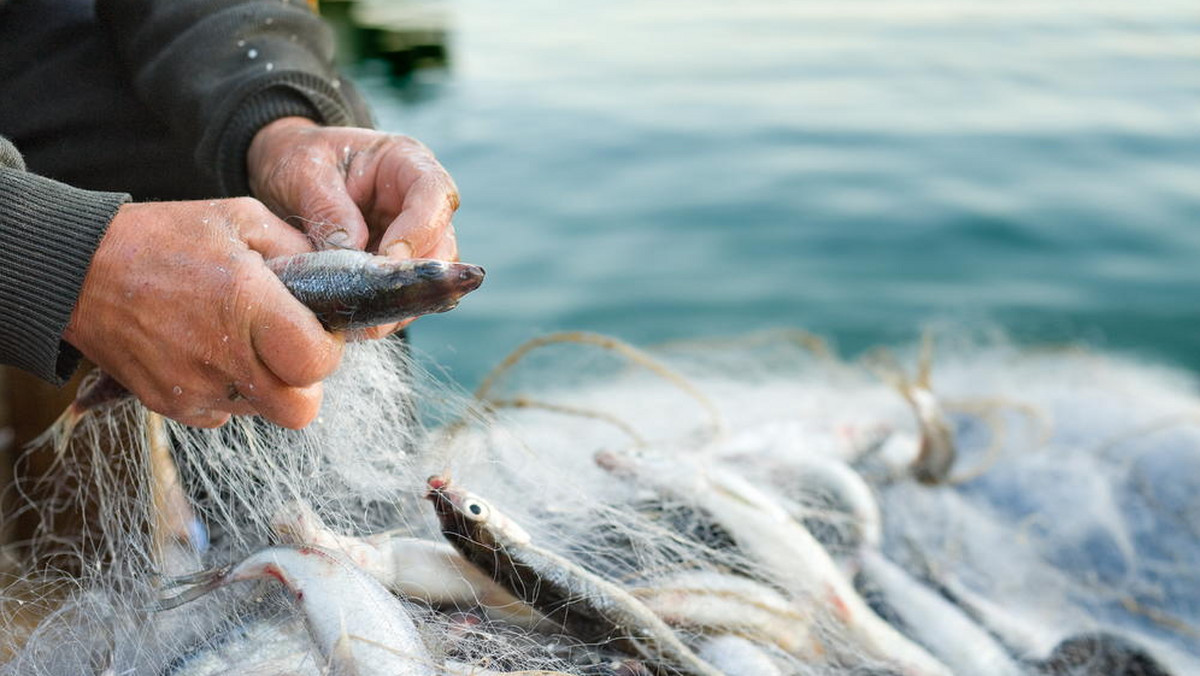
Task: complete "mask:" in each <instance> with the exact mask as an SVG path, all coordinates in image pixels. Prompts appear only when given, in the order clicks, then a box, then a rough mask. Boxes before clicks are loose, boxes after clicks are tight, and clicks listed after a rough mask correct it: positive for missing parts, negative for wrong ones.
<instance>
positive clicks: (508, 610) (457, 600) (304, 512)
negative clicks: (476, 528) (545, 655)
mask: <svg viewBox="0 0 1200 676" xmlns="http://www.w3.org/2000/svg"><path fill="white" fill-rule="evenodd" d="M272 526H273V527H274V530H275V534H276V535H277V536H278V537H279V538H280V540H281V541H282V542H285V543H291V544H311V545H317V546H320V547H325V548H327V549H332V550H334V551H336V552H338V553H340V554H342V555H343V556H345V557H346V558H347V559H349V560H350V561H351V562H352V563H353V564H354V565H356V566H358V567H359V568H360V569H361V570H362V571H363V572H365V573H367V574H368V575H370V576H371V577H373V578H375V579H376V580H377V581H378V582H379V583H380V584H382V585H383V586H384V587H387V589H388V590H389V591H391V592H393V593H395V594H399V595H401V596H407V597H410V598H415V599H420V600H422V601H425V602H426V603H429V604H431V605H435V606H443V607H455V608H472V607H475V606H480V607H482V608H483V610H484V611H485V612H486V613H487V615H488V617H490V618H493V619H498V620H502V621H504V622H507V623H508V624H514V625H517V626H520V627H524V628H527V629H533V628H535V627H538V626H540V625H542V624H543V623H546V619H545V618H544V617H542V615H541V613H538V612H537V611H536V610H534V609H532V608H530V607H529V606H527V605H525V604H524V603H522V602H521V601H519V600H518V599H517V598H516V597H514V596H513V595H512V594H511V593H509V592H508V590H507V589H505V588H503V587H501V586H500V585H498V584H496V582H495V581H494V580H492V579H491V578H490V577H488V576H487V575H485V574H484V573H483V572H482V571H480V570H479V569H478V568H476V567H475V566H473V565H471V564H470V563H468V562H467V561H466V560H464V559H463V557H462V555H461V554H459V553H458V550H456V549H454V547H452V546H450V545H449V544H448V543H446V542H434V541H431V540H423V539H420V538H413V537H405V536H403V535H401V534H399V533H397V532H384V533H376V534H374V535H368V536H364V537H356V536H352V535H344V534H341V533H337V532H335V531H333V530H332V529H330V528H329V527H328V526H327V525H325V523H324V522H323V521H322V520H321V517H320V516H318V515H317V514H316V513H315V512H313V511H312V509H311V508H310V507H308V505H305V504H301V503H292V504H289V505H288V506H286V507H285V508H284V509H282V510H280V512H279V513H277V514H276V515H275V517H274V518H273V519H272Z"/></svg>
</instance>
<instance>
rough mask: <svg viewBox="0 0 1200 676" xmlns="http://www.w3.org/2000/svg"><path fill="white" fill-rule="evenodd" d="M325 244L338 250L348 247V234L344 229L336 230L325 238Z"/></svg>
mask: <svg viewBox="0 0 1200 676" xmlns="http://www.w3.org/2000/svg"><path fill="white" fill-rule="evenodd" d="M325 244H327V245H328V246H334V247H339V248H346V247H348V246H350V233H349V231H347V230H345V229H344V228H338V229H337V230H334V231H333V232H331V233H329V235H328V236H327V237H326V238H325Z"/></svg>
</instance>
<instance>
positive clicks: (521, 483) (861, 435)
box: [0, 263, 1200, 676]
mask: <svg viewBox="0 0 1200 676" xmlns="http://www.w3.org/2000/svg"><path fill="white" fill-rule="evenodd" d="M337 265H343V263H337ZM355 265H357V263H355ZM335 267H336V266H335ZM303 269H305V268H301V270H303ZM464 270H465V272H464ZM281 271H282V272H281V274H286V270H284V269H282V268H281ZM430 272H431V276H430V278H431V279H436V280H444V279H445V277H446V274H447V269H446V268H444V267H443V268H439V269H438V270H430ZM454 274H456V275H462V279H463V280H467V281H468V282H469V283H470V285H472V286H471V288H474V286H477V285H478V278H477V275H475V274H474V272H473V271H472V270H470V269H466V268H464V269H463V270H456V271H454ZM410 276H411V275H410ZM468 278H469V279H468ZM405 283H410V282H405ZM289 288H291V287H289ZM447 288H450V287H447ZM452 288H453V290H452V291H451V292H450V293H451V295H454V294H457V295H455V296H454V300H455V301H456V300H457V298H458V297H459V296H461V295H462V293H465V292H466V291H469V290H470V289H466V291H463V290H462V289H463V288H465V286H464V285H461V284H460V285H452ZM434 295H435V296H436V295H437V294H434ZM314 302H316V301H314ZM406 302H407V301H406ZM422 302H426V306H427V307H429V308H436V307H441V306H440V305H438V304H437V303H429V302H427V299H426V301H422ZM355 304H359V303H358V301H356V302H355V303H352V305H355ZM401 305H403V302H402V303H401ZM331 316H343V317H344V316H346V313H345V312H343V311H336V312H335V314H334V315H331ZM389 320H394V318H392V317H390V316H389ZM351 324H352V325H357V324H353V321H351ZM385 342H386V341H385ZM581 345H582V346H583V347H585V348H587V349H593V350H595V349H598V350H599V351H600V352H602V353H603V354H605V355H612V357H611V359H612V364H608V363H607V362H605V364H607V366H605V365H604V364H601V365H598V364H597V362H596V361H594V360H589V361H586V362H584V363H585V364H586V366H584V367H580V369H579V370H578V371H576V370H575V369H573V368H572V363H573V362H572V361H571V358H570V357H569V356H567V355H565V354H564V353H562V352H555V350H562V349H575V350H578V349H579V348H580V346H581ZM798 346H799V347H798ZM387 350H388V348H387V347H386V346H381V345H380V344H364V345H361V346H358V349H356V350H350V351H348V361H349V362H350V363H349V364H348V365H347V367H346V369H345V372H344V373H341V374H339V376H338V378H340V380H338V381H337V382H331V384H330V387H329V389H328V394H327V400H326V403H325V407H326V408H325V409H323V414H322V417H323V418H324V420H319V421H318V422H317V423H316V424H314V426H313V427H312V429H309V430H306V431H303V432H291V431H285V430H277V429H273V428H270V427H269V426H266V425H263V424H261V423H255V422H253V421H240V422H238V423H237V424H235V425H231V426H230V428H228V429H225V430H217V431H194V430H187V429H182V428H179V427H177V426H173V425H172V424H170V423H168V422H165V421H162V420H161V419H158V421H157V422H153V421H154V418H153V416H149V415H147V414H145V412H144V411H142V412H140V413H137V415H135V416H134V418H135V419H136V420H139V421H142V422H139V423H137V424H138V425H141V426H143V427H145V428H146V430H150V429H154V430H158V432H157V433H149V432H146V433H145V434H142V435H141V436H136V435H135V437H136V438H137V439H141V440H142V442H144V444H145V445H146V449H147V450H146V451H145V453H146V454H147V457H149V458H150V459H151V461H150V465H151V467H152V469H151V470H150V471H149V472H148V473H147V475H146V480H147V481H148V482H149V483H150V485H151V488H150V489H147V491H145V492H143V493H137V492H135V493H134V494H133V498H132V500H133V502H131V503H129V504H125V505H124V506H121V503H119V501H118V502H113V503H112V504H113V505H117V506H116V507H112V508H110V509H109V510H108V511H109V512H112V513H116V512H121V511H122V510H124V511H126V512H129V513H130V514H132V513H134V512H137V513H138V514H141V513H143V512H145V513H146V514H149V516H146V517H145V518H144V519H143V520H142V521H138V520H137V519H135V518H133V517H128V518H126V521H121V522H120V523H136V524H141V525H139V526H137V527H133V528H126V529H124V530H121V532H118V530H119V529H117V528H116V527H114V526H112V525H111V524H112V523H117V522H106V523H108V524H109V525H108V526H106V527H104V528H101V529H100V530H104V531H105V534H106V535H107V536H108V537H109V538H110V539H112V540H113V541H114V543H113V544H110V546H109V547H108V550H109V551H110V552H111V553H110V554H109V556H108V559H107V560H105V561H103V562H101V563H96V564H94V568H95V569H96V570H103V572H102V573H89V572H88V571H89V570H92V568H91V567H89V565H83V566H81V567H80V569H81V572H80V573H78V574H79V575H81V576H82V577H81V579H82V580H85V582H81V583H79V586H78V589H77V591H76V592H75V593H73V594H71V595H68V596H69V598H68V599H67V600H66V601H65V602H64V603H63V604H62V605H61V607H60V610H59V611H57V612H56V613H53V614H51V615H50V616H48V617H47V618H46V619H45V620H44V621H43V622H42V623H41V625H39V627H38V628H37V630H35V631H34V632H33V633H32V635H31V636H30V638H29V639H28V645H27V647H26V648H25V651H24V653H22V654H21V655H20V656H19V658H18V659H15V660H13V661H12V662H10V664H9V666H8V670H6V671H0V673H71V670H70V669H67V668H65V667H63V666H62V664H65V663H72V664H86V665H90V666H86V667H83V670H84V671H87V669H88V668H90V669H91V670H92V672H93V673H104V674H106V676H107V675H109V674H111V675H116V674H124V673H160V674H171V675H173V676H200V675H209V674H230V673H233V674H361V675H366V674H381V675H382V674H388V675H395V674H411V675H414V676H415V675H421V676H425V675H429V676H432V675H434V674H438V675H441V674H462V675H479V676H484V675H489V674H497V673H510V674H511V673H521V674H556V673H557V674H564V673H565V674H576V675H578V676H601V675H612V676H639V675H653V676H676V675H678V676H719V675H722V674H724V675H726V676H742V675H746V676H750V675H754V676H776V675H779V676H783V675H785V674H786V675H792V674H795V675H803V676H808V675H813V676H816V675H825V674H828V675H830V676H832V675H837V674H846V675H854V676H949V675H952V674H956V675H959V676H989V675H996V676H1009V675H1012V676H1016V675H1021V674H1025V675H1029V676H1043V675H1044V676H1067V675H1097V676H1099V675H1104V676H1159V675H1164V674H1172V675H1180V676H1182V675H1184V674H1190V673H1200V649H1197V648H1196V641H1197V637H1198V636H1200V633H1198V628H1200V580H1197V577H1198V576H1200V572H1197V571H1195V570H1193V569H1194V566H1193V565H1192V564H1191V563H1190V562H1191V561H1194V560H1196V557H1197V556H1200V529H1197V527H1196V526H1197V524H1200V472H1197V471H1194V470H1197V469H1198V468H1200V431H1198V430H1197V429H1194V427H1196V425H1195V423H1196V417H1195V415H1194V412H1195V411H1196V410H1198V407H1197V404H1198V403H1200V397H1198V395H1197V393H1196V387H1195V384H1194V383H1192V382H1191V381H1190V380H1188V379H1187V378H1182V377H1180V376H1179V375H1178V374H1176V373H1173V372H1170V371H1167V370H1162V369H1156V368H1151V367H1147V366H1143V365H1140V364H1135V363H1132V362H1126V361H1122V360H1119V359H1114V358H1109V357H1102V356H1099V355H1094V354H1090V353H1086V352H1071V351H1063V352H1033V351H1029V350H1020V349H1017V348H1013V347H1010V346H1006V345H1002V344H1000V345H996V344H993V345H983V346H981V345H977V344H972V345H968V346H967V347H965V348H962V349H960V350H959V351H958V352H957V353H953V352H952V351H947V353H946V354H944V355H939V367H938V373H939V380H938V387H937V388H936V390H935V387H934V381H933V377H932V375H933V374H932V371H933V368H932V365H933V344H932V342H931V341H927V342H925V343H923V344H922V346H921V348H920V349H919V350H918V354H917V357H916V361H917V363H918V366H917V369H916V371H917V372H916V376H915V377H909V376H908V375H907V374H906V373H905V371H904V369H903V368H901V367H900V366H899V365H898V360H897V359H895V358H893V357H891V356H890V355H889V354H888V353H887V352H884V351H877V352H875V353H872V354H869V355H867V356H866V357H864V358H863V359H861V360H859V361H858V362H855V363H851V362H846V361H842V360H841V359H839V358H837V357H836V356H834V355H833V354H832V352H831V351H830V350H828V349H827V348H825V347H824V346H823V344H821V343H820V342H819V341H816V340H815V339H812V338H811V337H805V336H804V335H803V334H801V333H798V332H785V333H782V334H777V335H773V336H765V337H764V336H750V337H747V338H745V339H743V340H741V341H734V342H732V343H730V344H712V345H696V344H691V345H679V346H665V347H663V348H661V349H658V350H656V351H655V352H654V353H653V354H650V353H646V352H644V351H642V350H639V349H637V348H633V347H631V346H628V345H625V344H624V343H621V342H620V341H617V340H615V339H612V338H607V337H604V336H595V335H590V334H558V335H553V336H547V337H543V338H540V339H536V340H534V341H531V342H530V343H529V344H527V345H524V346H522V347H520V348H518V349H517V350H516V351H515V352H514V353H513V355H512V356H510V357H509V358H508V359H506V360H504V362H502V363H501V364H500V365H499V366H498V367H497V369H496V371H495V372H494V373H493V374H491V375H489V376H488V377H487V378H486V379H485V380H484V382H483V384H482V385H481V386H480V388H479V390H477V391H476V393H475V394H474V396H473V397H471V398H465V397H461V396H455V395H454V394H453V393H450V392H446V391H441V392H438V393H436V396H427V398H428V399H433V400H441V401H443V402H444V403H446V407H447V410H448V411H449V412H448V413H446V414H444V415H443V416H442V418H443V419H442V420H441V421H440V422H437V423H430V422H429V420H430V415H429V414H428V412H426V413H425V414H424V415H419V414H417V413H415V412H412V411H408V410H406V409H404V408H403V407H402V406H400V405H398V404H397V401H400V400H407V399H411V398H412V391H411V387H412V384H411V380H410V378H411V372H412V365H411V364H407V363H405V364H400V365H397V364H395V363H390V362H394V360H396V359H400V358H401V357H400V356H399V355H398V354H397V353H393V352H388V351H387ZM351 353H360V357H358V358H357V360H356V357H355V356H354V354H351ZM536 354H543V355H546V356H545V360H546V365H545V366H544V368H543V369H542V371H541V372H540V374H539V372H538V371H537V369H536V368H534V367H529V363H530V362H531V361H536V360H535V357H536ZM531 355H534V356H532V357H531ZM389 363H390V365H389ZM518 363H520V365H521V366H522V367H524V368H527V369H528V371H529V372H531V373H534V375H533V376H532V377H531V378H526V379H520V378H517V377H514V373H515V372H517V371H518V370H519V369H518ZM613 364H617V366H613ZM629 365H632V367H630V366H629ZM606 369H607V370H606ZM597 371H600V372H602V373H601V375H598V376H597V375H596V372H597ZM572 373H573V374H576V375H582V376H589V375H591V376H595V377H594V379H593V380H592V381H590V382H586V381H585V382H583V383H582V384H581V383H580V382H579V380H580V379H579V378H575V379H572V378H570V377H568V374H572ZM530 380H532V382H534V383H536V385H534V386H530V385H529V382H530ZM947 393H952V395H953V396H952V395H951V394H947ZM89 401H90V400H86V399H85V404H86V405H84V406H80V407H79V408H78V410H76V411H73V413H72V415H73V417H72V419H71V421H70V425H71V426H72V428H74V427H81V428H82V427H84V426H86V425H87V424H88V423H89V421H90V420H91V419H93V418H95V419H100V418H101V417H102V416H101V412H102V410H103V407H102V406H99V405H93V404H91V403H88V402H89ZM105 401H107V402H108V403H111V401H110V400H109V399H105ZM121 405H123V406H127V407H128V406H132V407H134V409H135V410H136V406H137V405H136V403H130V402H126V403H124V404H121ZM139 416H140V417H139ZM355 416H357V417H355ZM422 420H424V421H425V423H426V427H424V428H422V427H421V422H420V421H422ZM146 421H151V422H146ZM139 429H141V428H139ZM143 431H145V430H143ZM74 434H75V432H74V431H70V432H66V433H64V432H63V431H62V430H59V431H58V433H57V436H54V437H53V438H55V439H57V440H58V441H59V442H61V441H62V440H63V439H64V438H67V437H71V436H73V435H74ZM48 438H49V437H48ZM139 443H141V442H139ZM139 448H140V447H139ZM155 458H158V459H159V460H154V459H155ZM164 458H165V460H163V459H164ZM164 467H165V469H164ZM155 468H157V469H155ZM163 477H169V479H168V480H164V478H163ZM164 496H165V497H164ZM148 504H150V505H152V507H147V505H148ZM163 504H172V505H177V506H178V507H177V508H176V509H173V510H170V514H169V515H165V516H164V514H165V512H164V511H163V510H160V509H157V508H155V507H153V506H157V505H163ZM139 510H141V511H139ZM143 526H144V527H143ZM143 531H144V532H145V533H148V535H146V534H145V533H143ZM164 534H165V535H164ZM122 538H124V539H122ZM123 548H124V549H123ZM123 551H126V552H127V553H137V554H138V556H136V557H135V556H126V557H124V558H123V555H122V552H123ZM114 580H115V581H114ZM64 627H66V629H64ZM68 644H69V645H71V646H73V651H74V653H75V654H76V656H75V657H73V658H72V659H75V662H70V660H69V659H66V658H64V657H63V656H62V655H61V654H59V655H55V654H54V653H55V649H56V648H57V647H58V646H61V645H68ZM58 652H60V653H61V652H62V651H61V650H59V651H58ZM77 655H85V657H83V658H80V657H78V656H77ZM56 659H57V660H58V661H55V660H56ZM63 660H66V662H64V661H63ZM51 663H54V665H55V666H50V665H51ZM30 665H36V666H38V667H40V669H41V670H40V671H39V670H37V669H35V670H25V671H20V670H21V669H27V668H28V667H29V666H30ZM13 669H17V670H18V671H12V670H13ZM73 673H79V669H78V668H77V669H76V670H75V671H74V672H73Z"/></svg>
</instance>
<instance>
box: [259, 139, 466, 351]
mask: <svg viewBox="0 0 1200 676" xmlns="http://www.w3.org/2000/svg"><path fill="white" fill-rule="evenodd" d="M246 158H247V159H246V161H247V169H248V171H249V176H250V188H251V190H252V191H253V192H254V194H255V196H257V197H258V198H259V199H261V200H262V201H263V203H264V204H266V205H267V206H268V207H270V208H271V210H272V211H274V212H275V213H276V214H277V215H279V216H280V217H281V218H284V219H288V220H289V221H292V222H295V223H296V224H297V225H299V226H300V227H301V229H303V230H304V231H305V232H306V233H308V235H309V236H310V237H311V238H312V239H313V241H315V242H318V243H320V242H328V243H329V244H333V245H337V246H347V247H353V248H356V249H366V250H368V251H375V252H378V253H380V254H381V255H385V256H388V257H389V258H395V259H404V258H437V259H442V260H458V245H457V243H456V242H455V239H454V227H453V225H451V223H450V219H451V217H452V216H453V215H454V211H455V210H456V209H458V190H457V188H456V187H455V185H454V181H453V180H452V179H451V178H450V174H448V173H446V170H445V169H443V168H442V165H440V164H438V161H437V160H436V159H434V157H433V153H432V152H430V150H429V149H428V148H426V147H425V146H424V145H422V144H421V143H420V142H419V141H417V140H416V139H413V138H410V137H408V136H400V135H396V134H387V133H384V132H380V131H375V130H371V129H357V128H349V127H322V126H319V125H317V124H316V123H315V122H313V121H312V120H309V119H306V118H302V117H287V118H282V119H279V120H276V121H274V122H272V123H270V124H268V125H267V126H265V127H263V128H262V129H261V130H260V131H259V132H258V134H257V135H256V136H255V137H254V141H253V142H252V143H251V145H250V150H249V152H248V153H247V156H246ZM292 219H295V220H294V221H293V220H292ZM411 321H412V320H411V319H410V320H406V321H404V322H401V323H400V324H391V325H387V326H380V327H375V328H373V329H368V330H367V334H368V337H376V338H377V337H381V336H384V335H387V334H388V333H391V332H392V331H395V330H396V329H397V328H399V327H401V326H404V325H407V324H408V323H409V322H411Z"/></svg>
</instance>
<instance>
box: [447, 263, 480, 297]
mask: <svg viewBox="0 0 1200 676" xmlns="http://www.w3.org/2000/svg"><path fill="white" fill-rule="evenodd" d="M456 265H457V267H458V274H457V279H455V280H454V283H455V286H457V287H458V288H459V290H460V291H461V292H462V293H470V292H472V291H474V290H475V289H478V288H479V285H480V284H483V278H484V276H485V275H487V272H486V271H484V269H483V268H482V267H480V266H478V265H472V264H470V263H457V264H456Z"/></svg>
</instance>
